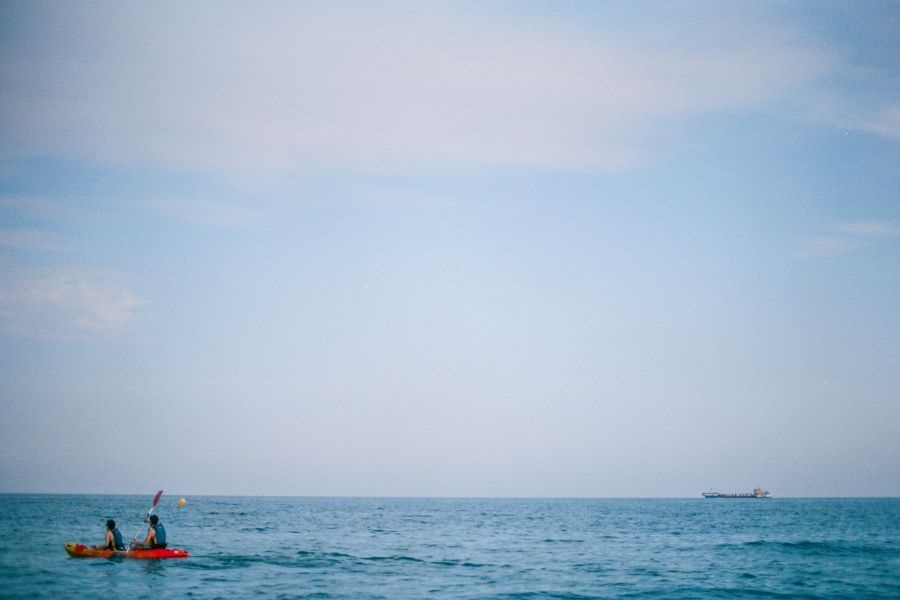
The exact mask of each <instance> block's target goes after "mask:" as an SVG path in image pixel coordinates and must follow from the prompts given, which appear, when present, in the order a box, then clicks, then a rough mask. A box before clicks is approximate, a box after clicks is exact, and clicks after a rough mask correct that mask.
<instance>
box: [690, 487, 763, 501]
mask: <svg viewBox="0 0 900 600" xmlns="http://www.w3.org/2000/svg"><path fill="white" fill-rule="evenodd" d="M703 497H704V498H771V497H772V494H770V493H769V490H764V489H763V488H761V487H755V488H753V491H752V492H745V493H739V494H723V493H721V492H703Z"/></svg>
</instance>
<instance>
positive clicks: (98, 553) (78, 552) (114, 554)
mask: <svg viewBox="0 0 900 600" xmlns="http://www.w3.org/2000/svg"><path fill="white" fill-rule="evenodd" d="M66 552H68V553H69V556H77V557H79V558H185V557H186V556H188V551H187V550H182V549H181V548H138V549H136V550H97V549H96V548H94V547H93V546H85V545H84V544H76V543H75V542H68V543H67V544H66Z"/></svg>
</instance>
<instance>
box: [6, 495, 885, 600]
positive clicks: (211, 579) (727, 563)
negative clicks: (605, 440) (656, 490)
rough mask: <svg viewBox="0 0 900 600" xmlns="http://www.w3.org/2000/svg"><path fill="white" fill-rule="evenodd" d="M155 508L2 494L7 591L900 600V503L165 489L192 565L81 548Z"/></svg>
mask: <svg viewBox="0 0 900 600" xmlns="http://www.w3.org/2000/svg"><path fill="white" fill-rule="evenodd" d="M151 500H152V494H148V495H147V496H80V495H17V494H14V495H0V596H2V597H12V598H15V597H22V598H26V597H27V598H32V597H53V598H56V597H72V596H80V597H101V596H107V597H122V598H160V597H197V598H247V597H252V596H257V597H266V598H278V597H283V598H322V599H327V598H354V599H360V598H362V599H364V598H459V599H463V598H508V599H512V598H535V599H536V598H579V599H583V598H651V597H652V598H744V597H748V598H749V597H754V598H760V597H762V598H766V597H772V598H879V597H880V598H900V499H784V498H773V499H769V500H727V499H717V500H705V499H703V498H696V499H694V498H691V499H673V500H657V499H654V500H633V499H627V500H606V499H603V500H588V499H572V500H564V499H434V498H424V499H418V498H409V499H403V498H273V497H213V496H193V497H188V498H186V500H187V504H186V505H185V506H184V507H183V508H178V507H177V504H176V501H177V497H169V496H163V498H162V499H161V501H160V504H159V507H158V509H157V512H158V514H159V515H160V518H161V520H162V521H163V523H164V524H165V525H166V530H167V531H168V537H169V542H170V544H169V545H170V547H179V548H185V549H187V550H188V551H189V552H190V554H191V556H190V557H189V558H186V559H169V560H133V559H98V558H92V559H86V558H70V557H69V556H68V555H67V554H66V553H65V551H64V549H63V544H64V543H65V542H66V541H78V542H83V543H90V544H99V543H101V541H102V539H103V532H104V523H105V521H106V519H107V518H114V519H116V520H117V522H118V523H119V525H120V530H121V531H122V533H123V535H124V536H125V537H126V539H129V538H131V537H132V536H133V535H134V534H135V533H136V530H137V529H138V526H139V525H140V524H141V519H142V517H143V516H144V514H146V511H147V509H148V508H149V504H150V502H151ZM142 533H143V532H142Z"/></svg>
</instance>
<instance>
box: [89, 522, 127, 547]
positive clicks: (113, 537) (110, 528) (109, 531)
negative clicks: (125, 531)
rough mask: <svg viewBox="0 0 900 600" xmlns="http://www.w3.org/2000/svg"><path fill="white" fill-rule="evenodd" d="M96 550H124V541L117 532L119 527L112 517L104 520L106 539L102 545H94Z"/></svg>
mask: <svg viewBox="0 0 900 600" xmlns="http://www.w3.org/2000/svg"><path fill="white" fill-rule="evenodd" d="M94 548H96V549H97V550H124V549H125V542H124V540H123V539H122V534H121V533H120V532H119V528H118V527H116V522H115V521H113V520H112V519H109V520H108V521H107V522H106V540H105V541H104V542H103V545H102V546H94Z"/></svg>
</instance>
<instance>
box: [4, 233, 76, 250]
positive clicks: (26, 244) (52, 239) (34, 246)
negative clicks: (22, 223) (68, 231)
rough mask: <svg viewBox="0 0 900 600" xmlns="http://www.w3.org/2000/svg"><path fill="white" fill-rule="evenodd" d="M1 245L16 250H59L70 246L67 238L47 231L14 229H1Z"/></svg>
mask: <svg viewBox="0 0 900 600" xmlns="http://www.w3.org/2000/svg"><path fill="white" fill-rule="evenodd" d="M0 246H4V247H6V248H13V249H16V250H44V251H59V250H65V249H66V248H67V247H68V244H67V243H66V240H65V239H64V238H63V237H61V236H59V235H57V234H55V233H49V232H46V231H38V230H33V229H14V230H7V231H0Z"/></svg>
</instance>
